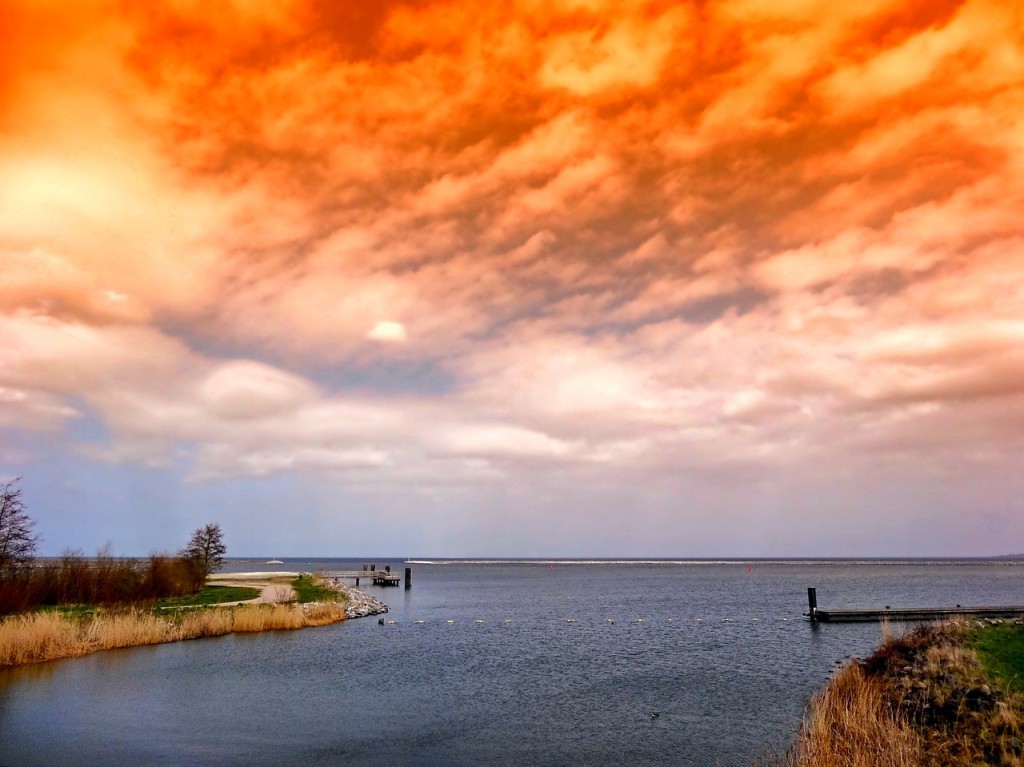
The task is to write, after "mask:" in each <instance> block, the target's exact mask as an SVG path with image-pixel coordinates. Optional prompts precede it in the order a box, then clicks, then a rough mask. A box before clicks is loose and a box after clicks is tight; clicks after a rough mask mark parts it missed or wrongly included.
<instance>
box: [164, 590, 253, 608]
mask: <svg viewBox="0 0 1024 767" xmlns="http://www.w3.org/2000/svg"><path fill="white" fill-rule="evenodd" d="M259 595H260V590H259V589H254V588H251V587H249V586H204V587H203V590H202V591H200V592H198V593H196V594H189V595H187V596H183V597H168V598H167V599H161V600H160V601H159V602H158V603H157V607H206V606H209V605H216V604H221V603H223V602H244V601H246V600H247V599H255V598H256V597H258V596H259Z"/></svg>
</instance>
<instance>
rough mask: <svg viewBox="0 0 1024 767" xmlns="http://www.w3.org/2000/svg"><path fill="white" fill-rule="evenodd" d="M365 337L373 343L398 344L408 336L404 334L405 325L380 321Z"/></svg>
mask: <svg viewBox="0 0 1024 767" xmlns="http://www.w3.org/2000/svg"><path fill="white" fill-rule="evenodd" d="M366 337H367V338H369V339H371V340H373V341H383V342H386V343H400V342H402V341H405V340H407V338H408V334H407V333H406V330H405V325H403V324H402V323H401V322H392V321H386V320H382V321H381V322H378V323H377V324H376V325H374V326H373V328H371V330H370V332H369V333H367V334H366Z"/></svg>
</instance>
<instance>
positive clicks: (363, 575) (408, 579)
mask: <svg viewBox="0 0 1024 767" xmlns="http://www.w3.org/2000/svg"><path fill="white" fill-rule="evenodd" d="M321 575H322V576H323V577H324V578H331V579H334V580H354V581H355V582H356V586H358V585H359V583H360V581H361V580H368V581H370V583H372V584H373V585H374V586H398V584H400V583H401V582H402V576H401V575H399V574H398V573H393V572H391V567H390V566H387V567H385V568H384V569H383V570H378V569H377V567H376V565H363V569H362V570H328V571H326V572H323V573H321ZM411 584H412V569H411V568H408V567H407V568H405V587H406V588H409V586H410V585H411Z"/></svg>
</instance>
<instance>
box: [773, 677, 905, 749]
mask: <svg viewBox="0 0 1024 767" xmlns="http://www.w3.org/2000/svg"><path fill="white" fill-rule="evenodd" d="M919 756H920V744H919V739H918V737H917V735H916V734H915V733H914V732H913V731H912V730H911V729H910V727H909V726H908V725H907V723H906V722H905V721H902V720H901V719H899V718H898V717H897V716H896V715H895V714H893V713H892V710H891V708H890V707H889V706H888V705H887V704H886V699H885V693H884V689H883V687H882V685H881V684H880V683H879V682H878V681H877V680H874V679H870V678H868V677H866V676H865V674H864V672H863V670H862V669H861V667H860V666H859V665H857V664H854V665H851V666H847V667H846V668H844V669H842V670H841V671H840V672H839V673H838V674H837V675H836V676H835V677H834V678H833V679H832V681H831V683H830V684H829V685H828V686H827V687H826V688H825V690H824V691H823V692H822V693H821V694H820V695H819V696H818V697H817V698H815V700H814V701H813V702H812V703H811V706H810V708H809V710H808V713H807V716H806V717H805V718H804V722H803V725H802V726H801V728H800V733H799V735H798V737H797V741H796V743H795V744H794V746H793V748H792V749H790V752H789V754H788V755H787V757H786V760H785V761H784V764H785V765H786V767H916V765H918V764H919V763H920V762H919Z"/></svg>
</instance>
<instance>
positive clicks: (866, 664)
mask: <svg viewBox="0 0 1024 767" xmlns="http://www.w3.org/2000/svg"><path fill="white" fill-rule="evenodd" d="M1022 678H1024V626H1022V625H1015V624H1012V623H1003V624H1001V625H995V626H990V625H983V624H979V623H974V622H965V623H960V624H948V625H944V626H924V627H921V628H918V629H916V630H915V631H912V632H911V633H909V634H906V635H904V636H900V637H895V638H892V639H889V640H888V641H886V642H884V643H883V644H882V646H881V647H879V649H878V650H877V651H876V652H875V653H874V654H873V655H872V656H871V657H869V658H867V659H866V660H864V661H861V662H854V663H853V664H852V665H850V666H848V667H846V668H844V669H843V670H842V671H840V672H839V673H838V674H837V675H836V676H835V677H834V678H833V680H832V681H831V682H830V683H829V685H828V686H827V687H826V688H825V690H824V691H823V692H822V693H821V694H820V695H819V696H818V697H817V698H815V700H814V701H812V703H811V705H810V706H809V707H808V712H807V715H806V716H805V719H804V723H803V725H802V726H801V728H800V732H799V735H798V737H797V740H796V742H795V743H794V744H793V747H792V748H791V749H790V751H789V753H788V754H787V755H786V756H785V757H781V758H779V759H776V760H769V761H768V762H767V764H768V765H777V766H779V767H918V766H920V767H961V766H962V765H1003V766H1004V767H1024V694H1022V692H1021V687H1022V686H1024V685H1021V679H1022Z"/></svg>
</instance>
